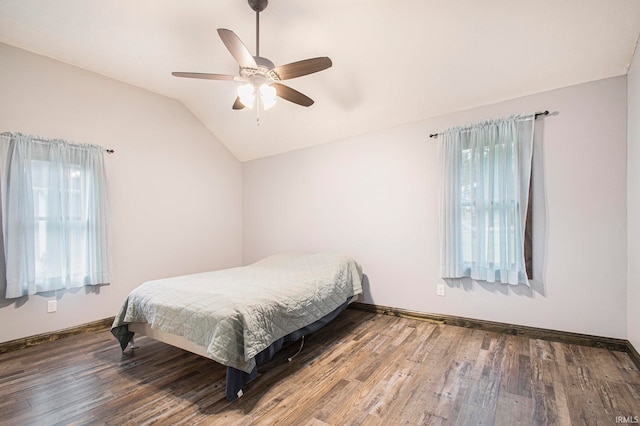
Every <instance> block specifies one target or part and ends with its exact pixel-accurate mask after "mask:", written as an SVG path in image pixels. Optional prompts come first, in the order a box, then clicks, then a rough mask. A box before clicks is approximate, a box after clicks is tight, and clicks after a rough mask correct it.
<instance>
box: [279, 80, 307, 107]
mask: <svg viewBox="0 0 640 426" xmlns="http://www.w3.org/2000/svg"><path fill="white" fill-rule="evenodd" d="M271 85H272V86H273V87H275V89H276V95H278V96H279V97H281V98H282V99H286V100H288V101H289V102H293V103H294V104H298V105H302V106H305V107H308V106H311V105H313V99H311V98H310V97H308V96H306V95H303V94H302V93H300V92H298V91H297V90H295V89H292V88H291V87H289V86H285V85H284V84H280V83H272V84H271Z"/></svg>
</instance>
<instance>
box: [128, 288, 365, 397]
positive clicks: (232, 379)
mask: <svg viewBox="0 0 640 426" xmlns="http://www.w3.org/2000/svg"><path fill="white" fill-rule="evenodd" d="M359 296H360V295H355V296H353V297H351V298H350V299H349V300H347V301H345V303H343V304H342V305H340V306H339V307H338V308H336V309H335V310H334V311H332V312H330V313H329V314H327V315H325V316H324V317H322V318H320V319H319V320H318V321H316V322H314V323H312V324H309V325H308V326H306V327H303V328H301V329H299V330H296V331H294V332H293V333H290V334H288V335H286V336H284V337H282V338H280V339H278V340H276V341H275V342H273V343H272V344H271V345H270V346H269V347H267V348H266V349H264V350H263V351H262V352H260V353H258V354H257V355H256V356H255V360H256V367H255V368H254V369H253V371H252V372H251V373H246V372H244V371H241V370H237V369H235V368H233V367H227V377H226V391H225V392H226V397H227V399H228V400H229V401H231V402H233V401H236V400H237V399H238V398H240V397H241V396H242V395H243V394H244V391H243V388H244V386H245V385H246V384H247V383H248V382H250V381H251V380H253V379H255V378H256V377H257V376H258V367H259V366H261V365H263V364H265V363H266V362H268V361H269V360H271V359H272V358H273V356H274V355H275V354H276V353H278V352H279V351H280V349H281V348H282V346H283V345H284V344H285V343H289V342H295V341H298V340H301V345H300V349H299V350H298V352H296V354H295V355H293V356H292V357H290V358H289V359H288V360H289V361H291V360H292V359H293V357H294V356H296V355H297V354H298V353H300V351H301V350H302V345H303V344H304V336H305V335H307V334H310V333H313V332H314V331H317V330H319V329H320V328H322V327H323V326H325V325H326V324H328V323H329V322H331V321H333V320H334V319H335V318H336V317H337V316H338V315H339V314H340V313H341V312H342V311H344V310H345V309H346V308H347V306H348V305H349V304H351V303H353V302H355V301H357V300H358V298H359ZM127 326H128V331H129V332H132V333H137V334H138V335H141V336H146V337H150V338H152V339H154V340H157V341H159V342H163V343H166V344H168V345H171V346H175V347H177V348H180V349H183V350H185V351H187V352H191V353H194V354H197V355H200V356H203V357H205V358H209V356H208V355H207V348H205V347H204V346H201V345H198V344H195V343H193V342H191V341H189V340H187V339H185V338H184V337H182V336H178V335H175V334H171V333H167V332H164V331H161V330H157V329H153V328H151V326H150V325H149V324H147V323H142V322H134V323H129V324H127ZM129 348H130V349H131V350H132V351H133V350H135V349H136V346H135V344H134V338H133V337H132V338H131V340H130V341H129ZM123 352H124V348H123ZM209 359H210V358H209ZM212 361H213V360H212Z"/></svg>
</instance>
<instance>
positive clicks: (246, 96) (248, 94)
mask: <svg viewBox="0 0 640 426" xmlns="http://www.w3.org/2000/svg"><path fill="white" fill-rule="evenodd" d="M255 91H256V90H255V87H253V84H251V83H247V84H243V85H242V86H240V87H238V97H239V98H240V102H242V105H244V106H245V107H247V108H253V102H254V101H255V99H256V97H255V95H254V93H255Z"/></svg>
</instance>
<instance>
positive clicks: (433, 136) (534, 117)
mask: <svg viewBox="0 0 640 426" xmlns="http://www.w3.org/2000/svg"><path fill="white" fill-rule="evenodd" d="M545 115H549V111H542V112H536V113H535V114H534V116H533V119H534V120H535V119H537V118H538V117H540V116H545ZM441 134H442V132H440V133H432V134H430V135H429V137H430V138H437V137H438V135H441Z"/></svg>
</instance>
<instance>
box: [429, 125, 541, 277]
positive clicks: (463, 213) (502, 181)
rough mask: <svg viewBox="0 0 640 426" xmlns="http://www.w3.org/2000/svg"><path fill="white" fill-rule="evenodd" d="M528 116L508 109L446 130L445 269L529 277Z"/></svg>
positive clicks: (453, 274) (457, 274)
mask: <svg viewBox="0 0 640 426" xmlns="http://www.w3.org/2000/svg"><path fill="white" fill-rule="evenodd" d="M533 119H534V116H533V115H531V116H513V117H509V118H505V119H502V120H493V121H490V122H484V123H480V124H478V125H475V126H471V127H465V128H461V127H457V128H453V129H449V130H447V131H446V132H444V135H443V136H444V137H443V141H442V145H441V149H442V159H443V170H442V173H443V174H442V183H443V187H442V192H441V220H442V229H441V275H442V277H444V278H461V277H470V278H473V279H477V280H484V281H488V282H495V281H500V282H503V283H509V284H518V283H524V284H526V283H528V280H527V265H526V262H525V250H524V249H525V224H526V222H527V212H528V208H527V204H528V200H529V183H530V176H531V153H532V145H533ZM529 253H530V251H529V250H528V251H527V254H529ZM529 270H530V268H529Z"/></svg>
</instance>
